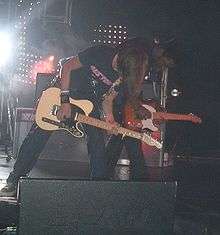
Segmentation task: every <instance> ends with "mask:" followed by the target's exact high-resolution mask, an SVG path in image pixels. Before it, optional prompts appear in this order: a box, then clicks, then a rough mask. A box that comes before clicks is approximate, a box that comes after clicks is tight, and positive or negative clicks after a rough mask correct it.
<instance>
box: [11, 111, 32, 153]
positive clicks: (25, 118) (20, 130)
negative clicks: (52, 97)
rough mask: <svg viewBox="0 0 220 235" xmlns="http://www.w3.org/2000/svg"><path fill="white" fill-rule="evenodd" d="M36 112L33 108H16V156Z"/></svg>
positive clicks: (14, 151) (14, 141) (14, 147)
mask: <svg viewBox="0 0 220 235" xmlns="http://www.w3.org/2000/svg"><path fill="white" fill-rule="evenodd" d="M34 112H35V110H34V109H32V108H16V114H15V132H14V140H13V155H14V157H17V154H18V151H19V148H20V146H21V144H22V142H23V140H24V138H25V137H26V136H27V134H28V132H29V130H30V128H31V126H32V124H33V122H34V118H35V114H34Z"/></svg>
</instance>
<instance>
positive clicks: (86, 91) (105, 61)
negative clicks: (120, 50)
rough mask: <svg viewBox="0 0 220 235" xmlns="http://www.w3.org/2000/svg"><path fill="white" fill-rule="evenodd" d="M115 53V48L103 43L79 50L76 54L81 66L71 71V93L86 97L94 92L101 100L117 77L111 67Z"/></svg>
mask: <svg viewBox="0 0 220 235" xmlns="http://www.w3.org/2000/svg"><path fill="white" fill-rule="evenodd" d="M115 55H116V50H115V49H114V48H112V47H109V46H105V45H103V46H95V47H90V48H88V49H86V50H84V51H82V52H80V53H79V55H78V56H79V60H80V62H81V64H82V65H83V67H82V68H81V69H79V70H76V71H72V73H71V87H72V90H73V93H77V94H78V95H79V96H80V98H87V99H89V98H91V96H94V94H95V96H96V98H97V99H100V100H101V99H102V97H103V95H104V94H105V93H106V92H107V91H108V90H109V88H110V87H111V86H112V84H113V82H114V81H116V80H117V79H118V77H119V76H118V73H117V72H116V71H115V70H113V68H112V60H113V58H114V56H115ZM75 95H76V94H73V96H75Z"/></svg>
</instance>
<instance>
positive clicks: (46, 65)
mask: <svg viewBox="0 0 220 235" xmlns="http://www.w3.org/2000/svg"><path fill="white" fill-rule="evenodd" d="M55 70H56V67H55V65H54V56H49V57H47V58H45V59H42V60H39V61H38V62H37V63H35V64H34V65H33V68H32V70H31V72H30V73H31V80H32V81H33V82H35V81H36V76H37V73H54V72H55Z"/></svg>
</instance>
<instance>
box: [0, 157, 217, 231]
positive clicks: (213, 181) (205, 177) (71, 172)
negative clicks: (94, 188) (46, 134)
mask: <svg viewBox="0 0 220 235" xmlns="http://www.w3.org/2000/svg"><path fill="white" fill-rule="evenodd" d="M2 157H3V158H2ZM4 157H5V155H4V154H1V155H0V187H1V188H2V187H4V185H5V183H6V178H7V177H8V175H9V172H10V171H11V170H12V167H13V162H14V160H11V161H9V162H7V161H6V159H5V158H4ZM219 167H220V161H219V160H217V159H216V160H215V159H213V160H210V161H207V160H206V159H200V158H181V159H176V160H175V162H174V166H173V167H165V168H164V169H161V168H156V167H151V168H149V167H148V168H146V171H147V174H146V181H152V182H154V181H157V182H158V181H177V183H178V187H177V200H176V206H175V207H176V210H175V226H174V230H175V233H174V234H177V235H183V234H184V235H186V234H187V235H188V234H193V235H197V234H199V235H200V234H212V235H213V234H216V235H217V234H220V224H219V219H220V171H219ZM30 177H34V178H68V179H88V178H89V165H88V163H85V162H73V161H61V160H39V161H38V162H37V164H36V166H35V167H34V169H33V170H32V171H31V173H30ZM128 178H129V166H122V165H119V166H117V169H116V174H115V179H116V180H127V179H128ZM17 221H18V205H17V201H16V199H15V198H0V226H1V228H5V227H6V226H15V227H16V226H17ZM3 234H4V233H3ZM7 234H10V233H7ZM11 234H15V233H11Z"/></svg>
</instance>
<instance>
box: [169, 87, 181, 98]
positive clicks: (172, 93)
mask: <svg viewBox="0 0 220 235" xmlns="http://www.w3.org/2000/svg"><path fill="white" fill-rule="evenodd" d="M181 93H182V92H181V91H179V90H177V89H176V88H174V89H173V90H172V91H171V95H172V96H174V97H177V96H179V95H180V94H181Z"/></svg>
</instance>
